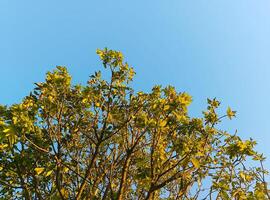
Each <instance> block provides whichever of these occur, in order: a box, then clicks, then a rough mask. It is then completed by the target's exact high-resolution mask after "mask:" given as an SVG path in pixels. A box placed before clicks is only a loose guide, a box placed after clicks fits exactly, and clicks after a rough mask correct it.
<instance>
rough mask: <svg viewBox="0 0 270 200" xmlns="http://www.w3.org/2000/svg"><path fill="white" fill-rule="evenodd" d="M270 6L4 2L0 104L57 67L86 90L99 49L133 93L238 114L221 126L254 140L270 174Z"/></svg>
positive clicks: (250, 0) (140, 0)
mask: <svg viewBox="0 0 270 200" xmlns="http://www.w3.org/2000/svg"><path fill="white" fill-rule="evenodd" d="M269 10H270V1H268V0H260V1H254V0H237V1H235V0H219V1H215V0H209V1H205V0H197V1H192V0H183V1H182V0H170V1H164V0H162V1H161V0H155V1H151V0H149V1H146V0H136V1H127V0H115V1H109V0H104V1H102V0H100V1H91V0H80V1H71V0H65V1H64V0H57V1H55V0H46V1H34V0H24V1H15V0H1V1H0V28H1V29H0V30H1V31H0V44H1V45H0V58H1V59H0V90H1V92H0V103H1V104H12V103H16V102H19V101H20V100H21V99H22V98H23V97H24V96H25V95H27V94H29V92H30V91H31V90H32V88H33V87H34V85H33V83H34V82H40V81H42V80H44V75H45V73H46V72H47V71H48V70H52V69H53V68H54V67H55V66H56V65H64V66H67V67H68V69H69V71H70V73H71V74H72V75H73V77H74V82H76V83H78V82H80V83H84V82H86V80H87V78H88V76H89V75H91V74H92V73H93V72H94V71H96V70H99V69H101V65H100V63H99V60H98V57H97V55H96V54H95V51H96V49H97V48H103V47H108V48H111V49H116V50H120V51H122V52H123V53H124V55H125V57H126V60H127V61H128V63H130V64H131V65H133V66H134V68H135V70H136V72H137V75H136V78H135V80H134V87H135V88H136V89H137V90H144V91H148V90H149V89H150V88H151V87H152V86H153V85H154V84H162V85H164V86H165V85H168V84H171V85H174V86H175V87H176V88H177V90H178V91H186V92H188V93H190V94H191V95H192V96H193V99H194V102H193V104H192V106H191V107H190V113H191V115H193V116H201V111H202V110H203V109H205V108H206V98H207V97H210V98H213V97H217V98H218V99H220V100H222V108H221V110H220V111H221V112H224V111H225V110H226V108H227V106H231V107H232V108H233V109H235V110H237V111H238V113H237V118H236V119H235V120H232V121H229V120H225V121H224V122H223V126H222V127H223V128H224V129H227V130H230V131H232V132H234V131H235V129H237V130H238V133H239V135H240V136H242V137H243V138H249V137H252V138H254V139H255V140H257V141H258V146H257V149H258V150H259V151H261V152H263V153H264V154H265V155H266V156H268V157H269V159H268V161H267V162H266V165H267V167H268V168H270V151H269V148H267V147H268V145H269V141H270V120H269V118H270V117H269V113H270V93H269V91H270V78H269V77H270V56H269V54H270V12H269Z"/></svg>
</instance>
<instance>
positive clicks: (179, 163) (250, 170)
mask: <svg viewBox="0 0 270 200" xmlns="http://www.w3.org/2000/svg"><path fill="white" fill-rule="evenodd" d="M97 54H98V55H99V57H100V59H101V61H102V64H103V66H104V67H105V68H106V70H107V71H108V73H109V74H110V78H108V79H104V78H103V77H102V74H101V72H95V73H94V75H92V76H90V78H89V80H88V82H87V84H85V85H79V84H76V85H72V84H71V76H70V75H69V73H68V71H67V69H66V68H65V67H62V66H58V67H56V69H55V70H54V71H52V72H48V73H47V75H46V79H45V81H44V82H42V83H36V87H35V88H34V89H33V91H32V92H31V93H30V94H29V95H28V96H26V97H25V98H24V99H23V100H22V102H21V103H18V104H14V105H11V106H4V105H2V106H0V199H26V200H29V199H44V200H47V199H52V200H54V199H56V200H57V199H76V200H80V199H93V200H94V199H102V200H107V199H111V200H126V199H138V200H158V199H167V200H175V199H179V200H180V199H237V200H238V199H239V200H240V199H250V200H253V199H254V200H255V199H270V194H269V193H268V189H267V182H266V180H265V176H266V174H267V173H268V172H267V171H266V170H265V169H264V168H263V164H262V162H263V160H264V159H265V158H264V157H263V156H262V154H259V153H257V152H256V151H255V150H254V146H255V145H256V142H255V141H254V140H252V139H250V140H243V139H241V138H240V137H239V136H237V135H236V134H235V133H233V134H231V133H228V132H227V131H225V130H221V129H220V128H218V124H219V123H220V122H221V120H222V119H225V118H229V119H232V118H233V117H235V114H236V112H235V111H233V110H231V108H228V109H227V112H226V113H224V114H221V115H220V114H219V113H218V110H217V109H218V108H219V106H220V102H219V101H218V100H217V99H216V98H214V99H208V100H207V104H208V106H207V108H206V110H205V111H203V113H202V116H201V117H200V118H195V117H191V116H190V115H189V113H188V106H189V105H190V104H191V102H192V97H191V96H190V95H189V94H187V93H186V92H178V91H176V89H175V88H174V87H172V86H167V87H162V86H159V85H157V86H154V87H153V88H152V91H151V92H148V93H146V92H142V91H140V92H136V91H134V89H133V88H132V87H131V86H130V82H131V81H132V79H133V76H134V74H135V72H134V70H133V68H132V67H130V66H129V65H128V64H127V63H125V62H124V61H123V55H122V54H121V52H118V51H113V50H108V49H104V50H97Z"/></svg>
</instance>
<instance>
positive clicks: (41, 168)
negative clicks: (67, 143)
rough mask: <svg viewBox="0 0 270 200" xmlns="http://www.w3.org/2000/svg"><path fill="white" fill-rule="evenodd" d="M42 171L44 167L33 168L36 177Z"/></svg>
mask: <svg viewBox="0 0 270 200" xmlns="http://www.w3.org/2000/svg"><path fill="white" fill-rule="evenodd" d="M43 171H44V167H37V168H35V172H36V173H37V175H39V174H41V173H42V172H43Z"/></svg>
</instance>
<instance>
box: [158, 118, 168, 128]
mask: <svg viewBox="0 0 270 200" xmlns="http://www.w3.org/2000/svg"><path fill="white" fill-rule="evenodd" d="M166 124H167V121H166V120H163V121H161V122H160V124H159V125H160V126H161V127H164V126H166Z"/></svg>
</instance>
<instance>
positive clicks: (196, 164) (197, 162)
mask: <svg viewBox="0 0 270 200" xmlns="http://www.w3.org/2000/svg"><path fill="white" fill-rule="evenodd" d="M191 162H192V164H193V165H194V167H195V168H199V167H200V162H199V161H198V160H197V159H196V158H192V159H191Z"/></svg>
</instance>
